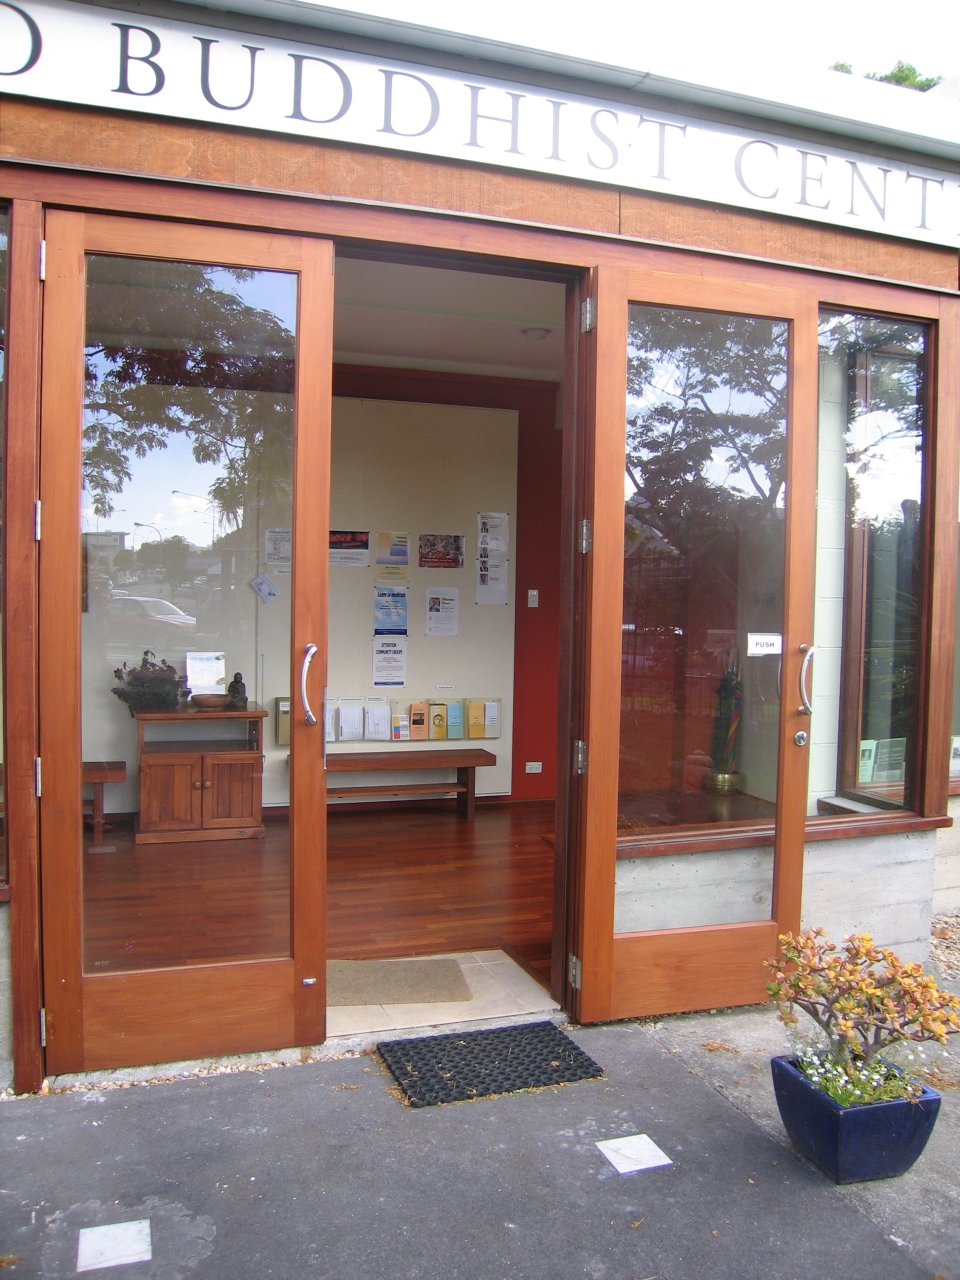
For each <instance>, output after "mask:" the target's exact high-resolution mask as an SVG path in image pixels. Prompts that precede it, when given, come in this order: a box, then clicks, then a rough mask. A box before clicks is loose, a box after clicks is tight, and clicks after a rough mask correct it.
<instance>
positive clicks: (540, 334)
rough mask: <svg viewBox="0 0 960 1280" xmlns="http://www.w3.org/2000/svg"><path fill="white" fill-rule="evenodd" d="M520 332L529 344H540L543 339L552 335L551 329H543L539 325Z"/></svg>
mask: <svg viewBox="0 0 960 1280" xmlns="http://www.w3.org/2000/svg"><path fill="white" fill-rule="evenodd" d="M520 332H521V333H522V334H523V336H524V337H525V338H529V339H530V341H531V342H542V341H543V339H544V338H547V337H549V336H550V334H551V333H553V330H552V329H544V328H542V327H541V326H540V325H533V326H532V328H530V329H521V330H520Z"/></svg>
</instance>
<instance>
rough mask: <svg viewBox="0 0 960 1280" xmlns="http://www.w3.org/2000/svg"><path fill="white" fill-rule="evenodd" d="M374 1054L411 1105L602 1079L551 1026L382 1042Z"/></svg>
mask: <svg viewBox="0 0 960 1280" xmlns="http://www.w3.org/2000/svg"><path fill="white" fill-rule="evenodd" d="M377 1052H378V1053H379V1054H380V1056H381V1057H382V1058H383V1060H384V1062H385V1063H386V1064H387V1066H388V1067H389V1069H390V1072H391V1074H392V1075H393V1077H394V1079H395V1080H396V1082H397V1084H398V1085H399V1086H400V1088H401V1089H402V1090H403V1092H404V1093H405V1094H406V1096H407V1099H408V1101H409V1103H410V1105H411V1106H412V1107H433V1106H436V1105H438V1104H439V1103H441V1102H465V1101H467V1100H468V1099H470V1098H487V1097H491V1096H493V1095H494V1094H498V1093H516V1092H518V1091H519V1090H520V1089H541V1088H544V1087H545V1086H547V1085H551V1084H572V1083H573V1082H574V1081H576V1080H596V1079H598V1078H599V1077H600V1076H602V1075H603V1068H602V1067H600V1066H598V1065H597V1063H596V1062H594V1061H593V1059H592V1058H591V1057H589V1055H588V1054H586V1053H584V1052H583V1050H582V1049H580V1048H579V1047H578V1046H577V1045H575V1044H574V1042H573V1041H572V1040H571V1039H570V1037H569V1036H567V1035H564V1033H563V1032H562V1031H561V1030H560V1029H559V1027H556V1026H554V1024H553V1023H552V1022H530V1023H526V1024H525V1025H524V1026H521V1027H498V1028H496V1029H494V1030H492V1031H466V1032H463V1033H460V1034H457V1033H454V1034H452V1035H442V1036H422V1037H420V1038H419V1039H415V1040H384V1041H382V1042H381V1043H380V1044H378V1045H377Z"/></svg>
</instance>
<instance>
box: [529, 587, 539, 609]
mask: <svg viewBox="0 0 960 1280" xmlns="http://www.w3.org/2000/svg"><path fill="white" fill-rule="evenodd" d="M527 608H528V609H539V608H540V592H539V591H538V590H537V589H536V587H532V588H531V589H530V590H529V591H528V592H527Z"/></svg>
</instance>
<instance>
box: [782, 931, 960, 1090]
mask: <svg viewBox="0 0 960 1280" xmlns="http://www.w3.org/2000/svg"><path fill="white" fill-rule="evenodd" d="M779 941H780V950H779V951H778V953H777V955H776V956H774V957H773V958H772V959H770V960H767V961H765V962H764V963H765V966H766V968H767V969H769V970H770V973H771V981H770V982H769V983H768V984H767V992H768V993H769V995H770V998H771V1000H773V1001H775V1003H776V1004H777V1007H778V1009H779V1014H780V1020H781V1022H783V1023H784V1024H785V1025H786V1026H787V1027H788V1028H791V1029H792V1028H796V1027H797V1026H798V1024H799V1022H800V1019H799V1016H798V1013H799V1012H803V1013H805V1014H807V1015H808V1017H810V1018H811V1019H812V1020H813V1023H814V1025H815V1026H816V1028H817V1033H818V1034H817V1037H816V1038H815V1040H814V1042H813V1043H809V1044H805V1045H803V1046H801V1047H798V1050H797V1065H798V1067H799V1068H800V1070H801V1071H802V1072H803V1073H804V1075H805V1076H806V1077H807V1078H808V1079H809V1080H810V1082H811V1083H812V1084H814V1085H815V1086H816V1087H817V1088H818V1089H821V1090H822V1091H823V1092H824V1093H827V1094H829V1096H830V1097H831V1098H833V1099H834V1101H835V1102H838V1103H839V1104H840V1105H841V1106H858V1105H862V1104H864V1103H870V1102H880V1101H886V1100H888V1099H890V1098H909V1097H916V1096H917V1095H918V1094H919V1086H918V1085H917V1084H916V1082H915V1081H912V1080H910V1078H909V1077H908V1076H906V1075H904V1074H903V1073H902V1072H901V1071H900V1070H899V1069H898V1068H897V1066H895V1065H894V1064H893V1063H891V1062H890V1060H889V1058H888V1057H887V1055H889V1053H890V1051H891V1050H896V1049H897V1048H899V1047H902V1046H904V1045H906V1046H916V1045H921V1044H923V1043H924V1042H927V1041H936V1042H938V1043H939V1044H944V1043H946V1039H947V1036H949V1035H955V1034H956V1033H957V1032H960V996H955V995H951V993H950V992H948V991H944V990H942V989H941V988H940V987H938V986H937V984H936V982H935V981H934V980H933V978H932V977H931V976H930V975H929V974H927V973H925V972H924V969H923V966H922V965H919V964H906V963H904V962H903V961H902V960H901V959H900V958H899V956H897V955H895V954H894V952H892V951H890V950H889V948H887V947H878V946H875V945H874V942H873V939H872V938H871V937H870V935H869V934H866V933H860V934H852V935H851V936H850V937H849V938H847V939H846V940H845V941H844V944H843V946H842V947H838V946H837V945H836V944H835V943H833V942H830V941H828V940H827V939H826V938H825V937H824V932H823V930H822V929H811V930H807V931H806V932H804V933H799V934H793V933H785V934H781V936H780V940H779Z"/></svg>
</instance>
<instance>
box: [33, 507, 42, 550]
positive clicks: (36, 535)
mask: <svg viewBox="0 0 960 1280" xmlns="http://www.w3.org/2000/svg"><path fill="white" fill-rule="evenodd" d="M40 508H41V503H40V499H39V498H38V499H37V500H36V502H35V503H34V504H33V540H34V542H39V541H40V516H41V510H40Z"/></svg>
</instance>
